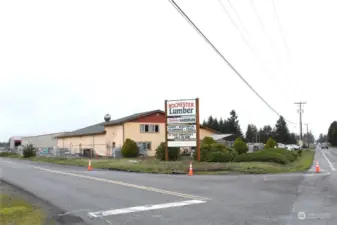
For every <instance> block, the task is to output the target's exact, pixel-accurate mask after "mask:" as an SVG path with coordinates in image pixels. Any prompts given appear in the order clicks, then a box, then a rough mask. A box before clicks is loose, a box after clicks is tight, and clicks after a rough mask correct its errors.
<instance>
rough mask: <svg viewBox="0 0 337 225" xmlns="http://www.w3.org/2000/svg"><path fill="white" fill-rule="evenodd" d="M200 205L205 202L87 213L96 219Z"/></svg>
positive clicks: (197, 201) (185, 202) (191, 201)
mask: <svg viewBox="0 0 337 225" xmlns="http://www.w3.org/2000/svg"><path fill="white" fill-rule="evenodd" d="M201 203H206V201H202V200H188V201H182V202H171V203H164V204H159V205H144V206H136V207H129V208H123V209H112V210H107V211H98V212H90V213H88V215H89V216H91V217H95V218H98V217H104V216H112V215H118V214H127V213H134V212H143V211H149V210H157V209H165V208H172V207H180V206H187V205H194V204H201Z"/></svg>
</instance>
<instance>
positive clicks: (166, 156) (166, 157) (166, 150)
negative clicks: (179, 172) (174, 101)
mask: <svg viewBox="0 0 337 225" xmlns="http://www.w3.org/2000/svg"><path fill="white" fill-rule="evenodd" d="M167 145H168V143H167V100H165V161H168V146H167Z"/></svg>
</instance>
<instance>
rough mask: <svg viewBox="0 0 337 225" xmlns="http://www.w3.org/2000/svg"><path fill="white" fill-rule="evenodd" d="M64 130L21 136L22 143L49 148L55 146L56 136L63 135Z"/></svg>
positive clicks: (39, 147)
mask: <svg viewBox="0 0 337 225" xmlns="http://www.w3.org/2000/svg"><path fill="white" fill-rule="evenodd" d="M65 133H66V132H60V133H52V134H42V135H36V136H26V137H22V145H27V144H32V145H34V147H36V148H38V149H49V148H55V147H57V138H56V137H57V136H60V135H63V134H65Z"/></svg>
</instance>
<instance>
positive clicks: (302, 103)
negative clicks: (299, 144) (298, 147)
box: [295, 102, 307, 141]
mask: <svg viewBox="0 0 337 225" xmlns="http://www.w3.org/2000/svg"><path fill="white" fill-rule="evenodd" d="M295 104H296V105H299V107H300V108H299V110H298V112H299V114H300V140H301V141H303V135H302V113H303V110H302V105H304V104H307V103H306V102H295Z"/></svg>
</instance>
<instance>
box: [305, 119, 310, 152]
mask: <svg viewBox="0 0 337 225" xmlns="http://www.w3.org/2000/svg"><path fill="white" fill-rule="evenodd" d="M304 125H306V126H307V144H308V148H309V127H308V126H309V124H308V123H305V124H304Z"/></svg>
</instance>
